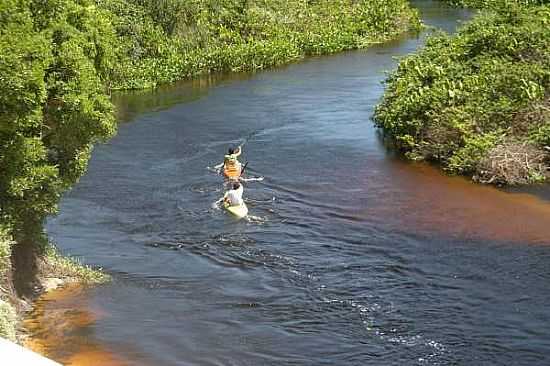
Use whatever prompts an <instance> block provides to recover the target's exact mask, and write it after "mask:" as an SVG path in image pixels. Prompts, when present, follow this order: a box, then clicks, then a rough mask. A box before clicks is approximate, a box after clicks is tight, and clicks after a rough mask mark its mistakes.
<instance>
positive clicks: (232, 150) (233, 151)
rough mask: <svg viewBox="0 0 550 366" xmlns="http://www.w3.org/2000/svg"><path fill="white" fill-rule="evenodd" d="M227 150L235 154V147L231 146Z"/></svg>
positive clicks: (230, 153)
mask: <svg viewBox="0 0 550 366" xmlns="http://www.w3.org/2000/svg"><path fill="white" fill-rule="evenodd" d="M227 152H228V153H229V155H233V154H235V149H234V148H232V147H230V148H229V150H227Z"/></svg>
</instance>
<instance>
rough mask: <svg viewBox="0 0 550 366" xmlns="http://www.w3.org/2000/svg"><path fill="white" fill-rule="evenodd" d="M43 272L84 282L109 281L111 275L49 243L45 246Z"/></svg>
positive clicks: (97, 282)
mask: <svg viewBox="0 0 550 366" xmlns="http://www.w3.org/2000/svg"><path fill="white" fill-rule="evenodd" d="M43 261H44V263H43V264H42V267H43V268H42V272H44V273H47V274H48V276H50V277H55V278H59V279H67V280H75V281H78V282H79V283H82V284H99V283H105V282H108V281H109V280H110V279H111V277H110V276H109V275H108V274H106V273H104V272H102V271H100V270H96V269H93V268H92V267H90V266H88V265H86V264H82V263H80V261H79V260H78V259H76V258H70V257H65V256H62V255H60V254H59V252H58V251H57V249H56V248H55V247H54V246H53V245H51V244H48V245H47V246H46V248H45V254H44V257H43Z"/></svg>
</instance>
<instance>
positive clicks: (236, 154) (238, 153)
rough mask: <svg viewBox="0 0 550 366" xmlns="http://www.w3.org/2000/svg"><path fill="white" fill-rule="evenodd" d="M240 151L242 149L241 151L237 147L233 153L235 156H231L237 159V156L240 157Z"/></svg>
mask: <svg viewBox="0 0 550 366" xmlns="http://www.w3.org/2000/svg"><path fill="white" fill-rule="evenodd" d="M241 150H242V149H241V147H240V146H239V147H238V148H237V151H235V154H233V155H235V157H239V155H241Z"/></svg>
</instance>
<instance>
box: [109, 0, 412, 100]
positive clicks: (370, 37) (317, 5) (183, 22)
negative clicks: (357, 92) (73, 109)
mask: <svg viewBox="0 0 550 366" xmlns="http://www.w3.org/2000/svg"><path fill="white" fill-rule="evenodd" d="M100 4H101V5H100V6H101V8H102V9H104V10H107V11H108V12H109V14H111V17H110V18H111V20H112V24H113V25H114V28H115V30H116V37H117V39H118V40H119V43H120V44H119V47H118V49H117V51H116V52H117V55H118V57H119V60H120V61H119V63H118V64H117V65H118V67H116V68H115V70H114V72H113V75H112V78H111V81H110V82H111V87H113V88H123V89H128V88H144V87H149V86H155V85H156V84H158V83H165V82H170V81H174V80H179V79H182V78H185V77H191V76H196V75H199V74H205V73H212V72H226V71H233V72H235V71H245V70H249V71H250V70H257V69H263V68H266V67H271V66H277V65H281V64H284V63H288V62H290V61H294V60H297V59H300V58H302V57H304V56H307V55H317V54H324V53H332V52H338V51H342V50H346V49H353V48H360V47H366V46H368V45H370V44H372V43H374V42H380V41H383V40H385V39H387V38H390V37H394V36H396V35H397V34H399V33H402V32H404V31H406V30H409V29H418V28H419V26H420V22H419V19H418V16H417V14H416V12H415V11H413V10H411V8H410V7H409V6H408V4H407V2H406V1H404V0H391V1H387V0H373V1H368V0H360V1H351V0H316V1H309V0H195V1H187V0H166V1H155V0H107V1H103V2H101V3H100Z"/></svg>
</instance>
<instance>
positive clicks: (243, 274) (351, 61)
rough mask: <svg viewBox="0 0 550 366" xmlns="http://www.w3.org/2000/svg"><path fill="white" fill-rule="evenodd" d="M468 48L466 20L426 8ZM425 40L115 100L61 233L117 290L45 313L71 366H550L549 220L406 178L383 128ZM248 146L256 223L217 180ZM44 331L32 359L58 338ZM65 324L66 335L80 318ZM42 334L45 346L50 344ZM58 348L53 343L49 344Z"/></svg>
mask: <svg viewBox="0 0 550 366" xmlns="http://www.w3.org/2000/svg"><path fill="white" fill-rule="evenodd" d="M414 4H415V6H418V7H419V8H420V9H421V12H422V16H423V19H424V21H425V23H427V24H429V25H435V26H437V27H441V28H443V29H445V30H447V31H453V30H454V29H455V27H456V25H457V23H458V22H460V21H462V20H465V19H467V18H468V17H469V16H470V14H469V13H468V12H466V11H463V10H460V9H456V8H450V7H447V6H444V5H441V4H439V3H436V2H429V1H427V2H415V3H414ZM423 41H424V36H420V37H415V36H412V35H409V36H406V37H403V38H402V39H399V40H396V41H392V42H388V43H385V44H383V45H379V46H374V47H371V48H369V49H368V50H362V51H354V52H345V53H341V54H337V55H332V56H326V57H315V58H309V59H307V60H305V61H304V62H300V63H296V64H291V65H289V66H286V67H282V68H278V69H274V70H269V71H264V72H259V73H256V74H254V75H232V76H231V75H230V76H220V77H215V78H214V77H213V78H210V79H201V80H196V81H191V82H182V83H179V84H176V85H173V86H169V87H164V88H161V89H160V90H158V91H156V92H141V93H134V94H127V95H125V96H123V97H119V98H117V99H116V102H117V104H118V105H119V108H120V110H121V119H123V120H124V121H125V122H121V124H120V128H119V133H118V135H117V136H116V137H115V138H113V139H112V140H111V141H110V142H109V143H107V144H105V145H99V146H97V147H96V149H95V151H94V153H93V157H92V160H91V162H90V166H89V171H88V173H87V174H86V175H85V176H84V177H83V178H82V180H81V181H80V183H79V184H77V185H76V186H75V187H74V189H73V190H72V191H70V192H68V193H67V194H66V195H65V196H64V198H63V200H62V203H61V206H60V214H59V216H57V217H55V218H52V219H50V220H49V221H48V224H47V231H48V233H49V235H50V237H51V238H52V240H54V241H55V242H57V244H58V246H59V247H60V248H61V249H62V250H63V252H65V253H67V254H71V255H73V256H76V257H79V258H81V259H82V260H83V261H84V262H86V263H91V264H95V265H99V266H101V267H103V268H105V269H106V270H107V271H108V272H109V273H111V274H113V278H114V279H113V282H112V283H109V284H107V285H103V286H99V287H95V288H89V289H87V288H80V289H69V290H68V294H64V295H59V296H55V295H53V296H50V297H49V298H48V297H47V298H45V299H42V300H41V301H40V302H39V303H38V308H39V309H41V310H40V314H42V315H43V313H44V311H48V309H49V311H54V312H55V311H59V312H61V314H63V319H65V321H66V322H71V321H70V316H71V315H72V316H73V318H75V319H76V320H75V321H73V322H72V323H71V326H70V327H69V330H67V331H65V332H61V331H60V334H59V337H58V338H55V337H54V338H55V339H54V340H53V341H50V342H49V343H48V342H45V341H44V342H43V343H45V346H44V347H43V352H45V353H46V354H48V355H49V356H51V357H53V358H54V359H57V360H60V361H62V362H65V363H66V364H70V365H88V364H89V365H99V364H101V365H102V366H104V365H315V366H320V365H367V364H372V365H543V364H550V306H548V304H549V303H550V291H549V284H550V245H547V244H549V243H550V239H549V237H550V203H548V201H545V200H544V199H543V198H538V197H537V196H535V195H530V194H526V193H517V192H505V191H502V190H497V189H495V188H492V187H484V186H478V185H475V184H472V183H470V182H469V181H467V180H466V179H463V178H460V177H449V176H445V175H444V174H442V173H440V172H439V171H438V170H437V169H435V168H433V167H431V166H429V165H426V164H412V163H409V162H405V161H403V160H401V159H399V157H396V156H395V154H394V153H392V151H391V149H388V148H387V147H386V146H384V144H383V143H382V141H381V138H380V135H379V133H378V131H377V130H376V129H375V128H374V126H373V124H372V122H371V117H372V114H373V110H374V107H375V105H376V104H377V102H378V101H379V99H380V97H381V95H382V93H383V88H384V86H383V85H382V83H381V82H382V81H383V80H384V78H385V74H384V72H385V71H388V70H391V69H392V68H394V67H395V65H396V62H397V61H396V59H395V57H396V56H403V55H406V54H408V53H410V52H413V51H415V50H416V49H417V48H418V47H419V46H420V45H421V44H422V43H423ZM241 142H245V145H244V148H243V150H244V156H243V159H242V160H244V161H248V162H249V168H248V169H249V171H248V172H249V174H251V175H255V176H264V177H265V180H264V181H263V182H250V183H248V184H246V189H245V197H246V199H247V202H248V206H249V210H250V214H251V215H252V216H253V218H252V219H251V220H248V221H247V220H241V221H236V220H235V219H234V218H232V217H230V216H229V215H227V214H226V213H224V212H223V211H221V210H219V209H215V208H213V207H212V203H213V202H214V201H216V200H217V199H218V198H219V197H220V196H221V195H222V184H221V179H220V177H219V176H217V175H216V174H214V173H212V172H211V171H210V170H208V169H207V167H209V166H213V165H215V164H217V163H219V162H220V161H221V159H222V157H223V154H224V152H225V151H226V149H227V148H228V147H229V146H231V145H236V144H239V143H241ZM40 314H38V315H36V314H35V319H34V320H35V323H36V324H37V327H36V329H34V334H35V338H36V339H37V342H40V339H41V338H42V340H44V338H47V336H50V337H51V336H52V331H51V330H52V329H54V328H55V327H56V326H59V324H57V325H55V324H56V323H55V322H54V324H53V325H52V324H51V322H50V323H47V322H45V323H44V322H43V321H42V320H40V316H41V315H40ZM67 319H68V320H67ZM40 329H41V331H40ZM44 333H47V334H46V335H44Z"/></svg>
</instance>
